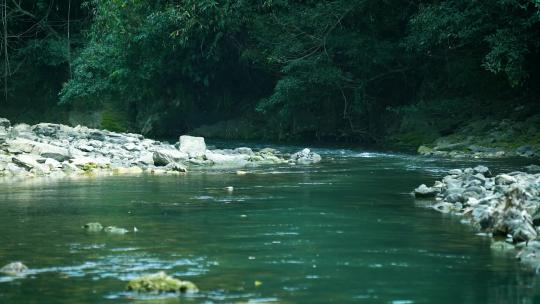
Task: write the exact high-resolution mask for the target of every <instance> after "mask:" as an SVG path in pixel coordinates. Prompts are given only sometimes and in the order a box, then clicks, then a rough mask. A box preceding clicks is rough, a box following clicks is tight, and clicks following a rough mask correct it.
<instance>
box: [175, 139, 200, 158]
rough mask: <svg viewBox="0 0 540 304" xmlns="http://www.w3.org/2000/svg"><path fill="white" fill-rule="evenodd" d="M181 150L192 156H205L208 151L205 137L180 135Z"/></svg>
mask: <svg viewBox="0 0 540 304" xmlns="http://www.w3.org/2000/svg"><path fill="white" fill-rule="evenodd" d="M180 151H181V152H184V153H187V154H188V155H189V157H192V158H194V157H199V156H203V155H204V154H205V153H206V144H205V143H204V137H195V136H189V135H182V136H180Z"/></svg>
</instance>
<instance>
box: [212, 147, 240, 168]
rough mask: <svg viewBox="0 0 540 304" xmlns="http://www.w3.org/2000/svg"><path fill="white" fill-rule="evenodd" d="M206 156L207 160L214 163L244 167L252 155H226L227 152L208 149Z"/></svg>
mask: <svg viewBox="0 0 540 304" xmlns="http://www.w3.org/2000/svg"><path fill="white" fill-rule="evenodd" d="M206 158H207V160H210V161H212V162H213V163H214V164H217V165H229V166H235V167H242V166H245V165H246V164H247V163H248V160H249V158H250V155H248V154H232V155H226V154H219V153H214V152H212V151H210V150H207V151H206Z"/></svg>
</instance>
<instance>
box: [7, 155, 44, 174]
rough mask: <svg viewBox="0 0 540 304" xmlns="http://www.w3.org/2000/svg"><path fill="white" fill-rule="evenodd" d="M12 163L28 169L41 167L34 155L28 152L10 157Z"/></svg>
mask: <svg viewBox="0 0 540 304" xmlns="http://www.w3.org/2000/svg"><path fill="white" fill-rule="evenodd" d="M12 161H13V163H15V164H16V165H18V166H19V167H22V168H24V169H26V170H27V171H30V169H32V168H36V167H41V165H40V164H39V163H38V162H37V160H36V158H35V157H34V156H31V155H29V154H20V155H17V156H14V157H13V158H12Z"/></svg>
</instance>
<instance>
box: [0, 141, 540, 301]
mask: <svg viewBox="0 0 540 304" xmlns="http://www.w3.org/2000/svg"><path fill="white" fill-rule="evenodd" d="M286 148H287V147H285V149H286ZM315 151H317V152H320V153H321V154H322V155H323V162H321V163H320V164H317V165H311V166H293V167H291V166H288V165H283V166H278V167H259V168H253V169H248V170H249V171H250V172H251V174H248V175H245V176H238V175H236V174H235V173H234V172H235V170H233V169H230V170H227V169H221V170H212V171H205V172H203V171H193V172H190V173H189V174H188V175H186V176H180V177H173V176H169V177H153V176H137V177H119V176H116V177H99V178H78V179H63V180H55V181H51V180H39V179H34V180H27V181H19V182H3V183H2V184H0V264H2V265H3V264H7V263H9V262H12V261H22V262H23V263H25V264H26V265H28V267H29V268H30V274H29V275H28V276H27V277H25V278H19V279H12V278H10V277H6V276H0V303H40V304H46V303H70V304H72V303H139V302H141V303H167V304H169V303H394V304H405V303H540V284H539V282H538V279H537V278H536V277H535V276H534V275H531V274H529V273H527V272H525V271H522V270H520V267H519V264H518V263H517V262H516V261H515V260H514V259H512V258H511V257H505V256H500V255H497V254H495V253H493V252H492V251H491V250H490V248H489V244H490V241H489V239H488V238H486V237H485V236H482V235H478V234H476V233H475V232H474V231H472V230H471V229H470V228H469V227H468V226H467V225H464V224H462V223H460V219H459V218H454V217H451V216H448V215H442V214H439V213H437V212H435V211H432V210H430V209H427V208H424V207H422V206H419V203H418V202H415V200H414V198H413V197H412V196H411V195H410V194H409V193H410V192H411V190H412V189H414V187H416V186H417V185H419V184H421V183H429V184H430V183H432V182H433V181H434V180H435V179H437V178H439V177H441V176H443V175H444V173H445V172H446V171H447V170H448V169H450V168H460V167H467V166H474V165H477V164H479V163H482V164H485V165H488V166H490V167H491V168H493V170H494V171H496V172H503V171H510V170H516V169H521V168H522V167H523V166H524V165H526V164H528V163H527V162H523V161H508V160H506V161H491V162H479V161H475V160H460V161H450V160H446V161H444V160H435V159H427V158H420V157H416V156H410V155H405V154H385V153H369V152H362V151H354V150H339V149H319V150H315ZM226 186H234V188H235V190H234V192H232V193H228V192H227V191H224V190H223V187H226ZM95 221H98V222H101V223H102V224H103V225H115V226H118V227H125V228H129V229H130V230H131V229H133V227H137V229H138V232H136V233H133V232H130V233H129V234H127V235H122V236H118V235H117V236H114V235H106V234H104V233H103V234H102V233H99V234H88V233H85V232H84V231H83V230H82V229H81V225H83V224H85V223H86V222H95ZM0 266H1V265H0ZM161 270H163V271H166V272H167V273H168V274H170V275H173V276H175V277H179V278H182V279H187V280H190V281H192V282H194V283H196V284H197V285H198V287H199V289H200V292H199V293H198V294H196V295H193V296H183V297H176V296H172V297H171V296H165V297H155V296H153V297H149V298H148V297H144V296H141V295H137V294H131V293H127V292H125V291H124V290H125V286H126V283H127V281H128V280H129V279H130V278H133V277H136V276H138V275H141V274H147V273H153V272H157V271H161ZM256 281H258V282H260V283H262V284H255V282H256ZM256 285H258V286H256Z"/></svg>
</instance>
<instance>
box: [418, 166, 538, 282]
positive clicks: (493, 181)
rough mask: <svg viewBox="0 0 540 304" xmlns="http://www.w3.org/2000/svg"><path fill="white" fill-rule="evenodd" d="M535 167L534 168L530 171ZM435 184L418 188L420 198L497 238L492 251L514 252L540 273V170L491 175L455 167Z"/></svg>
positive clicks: (474, 169) (482, 171)
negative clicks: (538, 171) (539, 171)
mask: <svg viewBox="0 0 540 304" xmlns="http://www.w3.org/2000/svg"><path fill="white" fill-rule="evenodd" d="M537 169H538V168H537V166H530V170H531V171H535V170H537ZM448 173H449V174H448V175H447V176H445V177H444V178H443V179H442V180H440V181H436V182H435V184H434V185H433V186H431V187H428V186H426V185H421V186H419V187H418V188H416V189H415V191H414V194H415V196H416V198H417V199H430V200H433V201H430V203H429V205H430V206H431V207H432V208H433V209H435V210H437V211H439V212H443V213H452V214H456V215H458V216H461V217H463V218H464V219H465V221H466V222H468V223H470V224H471V225H472V226H474V227H475V228H476V229H477V230H479V231H482V232H484V233H487V234H488V235H490V236H491V237H492V238H493V243H492V249H493V250H496V251H504V252H508V253H513V254H515V255H516V257H517V258H518V259H519V260H520V261H522V262H523V264H524V265H526V266H528V268H529V269H532V270H534V271H536V272H539V271H540V173H524V172H512V173H508V174H499V175H496V176H492V174H491V172H490V170H489V169H488V168H487V167H484V166H478V167H475V168H468V169H464V170H460V169H454V170H450V171H449V172H448Z"/></svg>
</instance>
